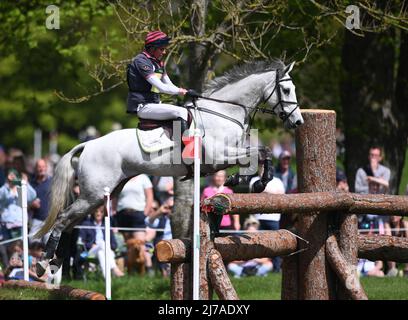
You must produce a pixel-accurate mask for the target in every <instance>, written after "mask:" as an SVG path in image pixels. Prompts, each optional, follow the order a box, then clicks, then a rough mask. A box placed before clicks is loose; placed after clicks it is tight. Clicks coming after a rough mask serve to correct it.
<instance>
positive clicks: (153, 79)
mask: <svg viewBox="0 0 408 320" xmlns="http://www.w3.org/2000/svg"><path fill="white" fill-rule="evenodd" d="M146 80H147V82H149V83H150V84H151V85H152V86H155V87H156V88H157V89H159V91H160V92H161V93H166V94H172V95H174V94H184V92H183V90H185V89H182V88H178V87H176V86H175V85H170V84H166V83H163V82H162V81H161V80H160V79H159V78H158V77H157V76H156V75H151V76H150V77H148V78H147V79H146Z"/></svg>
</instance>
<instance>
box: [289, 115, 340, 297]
mask: <svg viewBox="0 0 408 320" xmlns="http://www.w3.org/2000/svg"><path fill="white" fill-rule="evenodd" d="M302 116H303V118H304V120H305V123H304V124H303V125H302V126H300V127H299V128H298V129H296V163H297V177H298V191H299V192H322V191H334V190H335V189H336V113H335V112H334V111H332V110H303V111H302ZM297 219H298V232H299V235H300V236H301V237H302V238H304V239H306V240H307V241H309V245H308V246H307V250H305V251H303V252H301V253H300V254H299V256H298V262H299V264H298V299H301V300H310V299H312V300H328V299H330V298H331V297H333V292H334V283H333V281H334V277H333V276H332V275H331V274H330V273H331V270H330V268H329V267H328V264H327V261H326V255H325V245H326V239H327V237H328V229H327V227H328V220H327V213H321V212H319V211H317V210H316V211H314V212H310V213H309V214H308V215H299V216H298V217H297Z"/></svg>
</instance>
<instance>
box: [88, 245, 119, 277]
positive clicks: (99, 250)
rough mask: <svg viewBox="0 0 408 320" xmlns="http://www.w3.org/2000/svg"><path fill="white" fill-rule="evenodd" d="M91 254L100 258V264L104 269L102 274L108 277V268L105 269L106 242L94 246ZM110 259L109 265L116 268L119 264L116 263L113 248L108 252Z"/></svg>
mask: <svg viewBox="0 0 408 320" xmlns="http://www.w3.org/2000/svg"><path fill="white" fill-rule="evenodd" d="M88 254H89V255H91V256H93V255H95V256H96V257H97V258H98V260H99V264H100V266H101V269H102V274H103V276H104V277H106V270H105V244H104V243H99V244H97V245H96V246H94V247H92V248H91V249H90V250H89V252H88ZM108 261H109V266H110V268H111V269H115V268H117V267H118V266H117V265H116V262H115V254H114V253H113V251H112V250H109V252H108Z"/></svg>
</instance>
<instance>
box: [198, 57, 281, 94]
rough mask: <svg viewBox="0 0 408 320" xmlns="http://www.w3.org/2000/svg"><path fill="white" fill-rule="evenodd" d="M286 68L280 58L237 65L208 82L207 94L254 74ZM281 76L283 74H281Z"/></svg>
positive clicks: (205, 92)
mask: <svg viewBox="0 0 408 320" xmlns="http://www.w3.org/2000/svg"><path fill="white" fill-rule="evenodd" d="M284 68H285V64H284V63H283V61H282V60H280V59H273V60H270V61H264V60H257V61H251V62H248V63H244V64H241V65H236V66H234V67H233V68H232V69H230V70H228V71H227V72H226V73H225V74H224V75H223V76H220V77H216V78H215V79H213V80H211V81H210V82H209V83H208V84H206V86H205V89H204V94H205V95H207V96H208V95H211V94H212V93H214V92H215V91H218V90H220V89H221V88H223V87H225V86H226V85H227V84H231V83H234V82H237V81H239V80H242V79H244V78H246V77H248V76H250V75H252V74H256V73H264V72H268V71H278V72H279V71H282V70H283V69H284ZM279 76H281V75H279Z"/></svg>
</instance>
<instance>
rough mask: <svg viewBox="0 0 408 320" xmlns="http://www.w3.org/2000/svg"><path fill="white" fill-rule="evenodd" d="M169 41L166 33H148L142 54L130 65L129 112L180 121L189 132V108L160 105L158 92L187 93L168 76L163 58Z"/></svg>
mask: <svg viewBox="0 0 408 320" xmlns="http://www.w3.org/2000/svg"><path fill="white" fill-rule="evenodd" d="M170 39H171V38H170V37H168V36H167V35H166V34H165V33H164V32H161V31H152V32H149V33H148V34H147V36H146V39H145V46H144V50H143V52H142V53H140V54H138V55H137V56H136V57H134V58H133V60H132V62H131V64H129V66H128V70H127V82H128V87H129V93H128V98H127V112H128V113H137V115H138V117H139V118H142V119H153V120H171V119H177V120H180V123H181V133H183V132H184V131H185V130H186V129H187V109H185V108H182V107H178V106H174V105H171V104H165V103H161V102H160V96H159V93H166V94H171V95H180V96H184V95H186V94H187V92H188V91H187V90H186V89H184V88H179V87H177V86H175V85H174V84H173V83H172V82H171V80H170V78H169V76H168V75H167V72H166V69H165V66H164V62H163V58H164V56H165V54H166V50H167V46H168V45H169V42H170Z"/></svg>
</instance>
